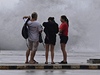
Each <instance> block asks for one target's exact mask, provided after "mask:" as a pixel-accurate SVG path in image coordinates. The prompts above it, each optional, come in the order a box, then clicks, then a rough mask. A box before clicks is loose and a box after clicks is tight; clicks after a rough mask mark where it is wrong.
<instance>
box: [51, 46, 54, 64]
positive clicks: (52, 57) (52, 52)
mask: <svg viewBox="0 0 100 75" xmlns="http://www.w3.org/2000/svg"><path fill="white" fill-rule="evenodd" d="M51 63H54V45H51Z"/></svg>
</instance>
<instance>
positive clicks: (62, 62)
mask: <svg viewBox="0 0 100 75" xmlns="http://www.w3.org/2000/svg"><path fill="white" fill-rule="evenodd" d="M59 64H67V62H64V61H61V62H60V63H59Z"/></svg>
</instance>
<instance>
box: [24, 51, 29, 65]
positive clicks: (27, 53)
mask: <svg viewBox="0 0 100 75" xmlns="http://www.w3.org/2000/svg"><path fill="white" fill-rule="evenodd" d="M29 55H30V50H29V49H28V50H27V51H26V62H25V63H28V58H29Z"/></svg>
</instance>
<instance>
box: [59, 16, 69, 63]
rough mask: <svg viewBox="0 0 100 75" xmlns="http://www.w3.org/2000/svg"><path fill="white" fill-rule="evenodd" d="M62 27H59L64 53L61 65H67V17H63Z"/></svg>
mask: <svg viewBox="0 0 100 75" xmlns="http://www.w3.org/2000/svg"><path fill="white" fill-rule="evenodd" d="M60 20H61V25H60V27H59V35H60V44H61V50H62V53H63V60H62V61H61V62H60V63H59V64H67V52H66V44H67V42H68V28H69V21H68V19H67V17H66V16H65V15H62V16H61V19H60Z"/></svg>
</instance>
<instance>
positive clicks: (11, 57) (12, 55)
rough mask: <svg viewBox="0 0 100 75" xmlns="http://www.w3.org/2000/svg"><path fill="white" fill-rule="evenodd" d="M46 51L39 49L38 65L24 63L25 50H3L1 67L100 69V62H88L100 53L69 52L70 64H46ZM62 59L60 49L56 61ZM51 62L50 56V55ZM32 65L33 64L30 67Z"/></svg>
mask: <svg viewBox="0 0 100 75" xmlns="http://www.w3.org/2000/svg"><path fill="white" fill-rule="evenodd" d="M44 53H45V52H44V51H37V54H36V58H35V59H36V60H37V61H38V62H39V64H37V65H34V64H32V65H30V64H24V62H25V51H7V50H6V51H1V52H0V68H1V69H9V68H10V69H100V64H87V60H88V59H90V58H99V57H100V53H85V52H68V64H67V65H60V64H58V63H56V64H54V65H51V64H48V65H45V64H44V62H45V54H44ZM61 60H62V54H61V52H60V51H58V52H57V51H55V62H59V61H61ZM49 62H50V56H49ZM30 66H32V67H31V68H30Z"/></svg>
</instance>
